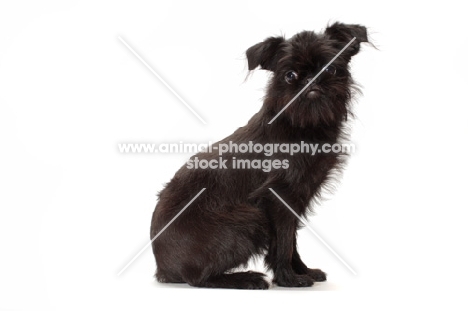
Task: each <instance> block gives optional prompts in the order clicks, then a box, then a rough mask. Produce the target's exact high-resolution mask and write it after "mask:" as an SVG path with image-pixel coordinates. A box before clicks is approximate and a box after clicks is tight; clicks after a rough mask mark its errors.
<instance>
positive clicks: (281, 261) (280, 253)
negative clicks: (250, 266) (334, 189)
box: [250, 178, 314, 287]
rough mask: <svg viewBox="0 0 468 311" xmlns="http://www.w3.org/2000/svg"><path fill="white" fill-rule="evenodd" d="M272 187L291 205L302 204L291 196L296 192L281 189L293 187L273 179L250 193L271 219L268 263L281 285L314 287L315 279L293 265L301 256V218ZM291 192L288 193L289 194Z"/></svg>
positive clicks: (276, 280) (252, 199)
mask: <svg viewBox="0 0 468 311" xmlns="http://www.w3.org/2000/svg"><path fill="white" fill-rule="evenodd" d="M270 187H271V188H272V189H277V191H278V194H279V195H280V196H281V197H282V198H283V199H284V200H286V201H287V202H289V203H290V204H291V206H294V207H296V208H297V206H298V204H300V203H299V202H298V201H297V200H292V199H291V198H293V197H294V195H293V194H292V193H291V192H290V191H281V189H291V188H290V187H288V186H286V185H284V184H282V183H281V182H279V181H278V180H274V179H273V178H272V179H270V180H268V181H267V182H266V183H265V184H264V185H263V186H262V187H261V188H259V189H257V190H256V191H254V192H253V193H252V194H251V195H250V200H251V202H252V203H254V202H255V203H254V204H256V205H257V206H258V207H259V208H261V209H263V210H264V211H265V213H266V215H267V216H268V219H269V224H270V245H269V247H268V252H267V255H266V256H265V263H266V264H267V266H268V267H269V268H270V269H271V270H272V271H273V273H274V279H273V281H274V282H276V283H277V284H278V285H279V286H285V287H306V286H312V285H313V284H314V279H313V278H312V277H311V276H309V275H308V274H307V273H299V272H298V271H295V269H294V268H293V263H294V259H295V258H296V257H295V254H296V255H297V250H296V230H297V225H298V219H297V218H296V216H295V215H294V214H293V213H292V212H291V211H290V210H289V209H288V208H287V207H286V206H284V204H283V203H282V202H281V201H279V200H278V198H276V196H274V195H273V193H272V192H271V191H270V190H269V188H270ZM287 192H289V195H288V196H286V193H287ZM294 207H293V208H294ZM296 212H298V211H296ZM299 260H300V258H299ZM304 266H305V265H304ZM305 268H307V267H305Z"/></svg>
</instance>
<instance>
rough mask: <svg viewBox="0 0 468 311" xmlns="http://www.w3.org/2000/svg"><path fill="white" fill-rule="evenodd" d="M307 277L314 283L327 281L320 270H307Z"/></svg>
mask: <svg viewBox="0 0 468 311" xmlns="http://www.w3.org/2000/svg"><path fill="white" fill-rule="evenodd" d="M307 275H308V276H310V277H311V278H312V279H313V280H314V281H315V282H324V281H326V280H327V274H326V273H325V272H323V271H322V270H320V269H307Z"/></svg>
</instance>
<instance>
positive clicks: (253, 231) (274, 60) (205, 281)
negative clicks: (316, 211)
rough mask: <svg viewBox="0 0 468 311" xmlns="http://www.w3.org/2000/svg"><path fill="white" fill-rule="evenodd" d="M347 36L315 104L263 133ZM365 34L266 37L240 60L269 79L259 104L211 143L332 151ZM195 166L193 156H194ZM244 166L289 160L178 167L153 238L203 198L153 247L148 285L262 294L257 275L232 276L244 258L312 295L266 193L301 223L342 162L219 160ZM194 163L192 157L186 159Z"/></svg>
mask: <svg viewBox="0 0 468 311" xmlns="http://www.w3.org/2000/svg"><path fill="white" fill-rule="evenodd" d="M353 37H356V40H355V41H354V43H353V44H352V45H351V46H350V47H349V48H348V49H347V50H346V51H345V52H344V53H343V54H342V55H341V56H340V57H338V59H336V61H335V62H334V63H333V66H334V67H335V68H336V73H334V74H333V73H327V72H324V73H323V74H322V75H320V77H319V78H318V79H317V80H316V82H315V83H314V84H312V85H311V86H310V88H311V90H312V89H313V90H316V92H318V94H319V95H316V96H312V98H311V97H308V96H307V93H308V92H309V90H307V91H306V92H304V93H303V94H302V95H301V96H300V97H299V98H298V99H297V100H296V101H295V102H294V103H293V104H292V105H291V106H290V107H288V109H286V110H285V111H284V112H283V113H282V114H281V115H280V116H279V117H278V118H277V119H276V120H275V121H274V122H273V123H272V124H271V125H268V122H269V121H270V120H271V119H272V118H273V117H274V116H275V115H276V114H277V113H278V112H279V111H280V110H281V109H282V108H283V107H284V106H285V105H286V104H287V103H288V102H289V101H290V100H291V98H293V97H294V96H295V95H296V94H297V93H298V92H299V91H300V90H301V89H302V88H303V87H304V86H305V85H306V84H307V83H306V82H307V79H309V78H311V77H313V76H315V75H316V74H317V73H318V72H319V71H320V70H321V69H322V67H323V66H324V65H325V64H326V63H328V61H330V60H331V59H332V58H333V57H334V56H335V55H336V54H337V53H338V52H339V51H340V50H341V49H342V48H343V47H344V46H345V45H346V44H347V43H348V42H349V41H350V40H351V39H352V38H353ZM361 42H367V33H366V28H365V27H363V26H360V25H346V24H341V23H335V24H333V25H331V26H329V27H327V28H326V30H325V31H324V32H323V33H320V34H316V33H314V32H311V31H304V32H301V33H298V34H297V35H295V36H294V37H292V38H291V39H289V40H286V39H284V38H282V37H277V38H268V39H266V40H265V41H263V42H261V43H258V44H256V45H254V46H252V47H251V48H249V49H248V50H247V52H246V54H247V60H248V66H249V70H253V69H255V68H257V67H259V66H260V68H261V69H266V70H270V71H272V73H273V76H272V78H271V80H270V82H269V85H268V89H267V94H266V97H265V100H264V104H263V106H262V108H261V109H260V111H259V112H258V113H256V114H255V115H254V116H253V117H252V118H251V120H250V121H249V122H248V124H247V125H246V126H244V127H241V128H239V129H238V130H237V131H235V132H234V133H233V134H232V135H230V136H229V137H226V138H225V139H223V140H222V141H220V142H218V143H216V144H214V146H217V145H218V144H219V143H228V142H229V141H232V142H235V143H237V144H240V143H248V142H249V141H252V142H254V143H261V144H266V143H298V142H301V141H304V142H308V143H330V144H333V143H336V142H338V141H339V140H340V138H341V137H342V135H343V131H344V130H343V129H344V125H345V121H346V120H347V117H348V115H349V114H350V107H349V105H350V100H351V97H352V94H353V90H354V88H353V82H352V79H351V75H350V73H349V70H348V63H349V61H350V59H351V57H352V56H354V55H355V54H356V53H358V51H359V48H360V43H361ZM290 70H294V71H296V72H297V73H298V77H299V78H298V79H297V80H296V81H294V82H293V83H291V84H289V83H287V82H286V81H285V74H286V73H287V72H288V71H290ZM196 156H197V157H198V158H199V159H217V158H218V155H217V153H216V152H213V153H199V154H197V155H196ZM194 157H195V156H194ZM233 157H239V158H242V159H250V160H253V159H261V160H263V159H266V158H269V159H280V160H288V161H289V168H288V169H273V170H272V171H270V172H264V171H262V170H261V169H250V170H241V169H216V170H213V169H212V170H210V169H205V170H202V169H188V168H187V167H185V166H184V167H182V168H181V169H180V170H179V171H178V172H177V173H176V174H175V176H174V177H173V179H172V180H171V181H170V182H169V183H168V184H167V185H166V187H165V188H164V189H163V190H162V191H161V192H160V194H159V202H158V204H157V207H156V209H155V211H154V214H153V219H152V223H151V238H153V237H154V236H155V235H156V234H157V233H158V232H159V231H160V230H161V229H162V228H163V227H164V226H165V225H166V224H167V223H168V222H169V221H171V219H173V218H174V216H175V215H176V214H177V213H178V212H179V211H180V210H181V209H182V208H183V207H184V206H185V205H186V204H187V203H188V202H189V201H190V200H191V199H192V198H193V197H194V196H195V195H196V194H197V193H198V192H199V191H200V190H201V189H202V188H206V191H205V192H204V193H202V195H201V196H200V197H198V198H197V199H196V200H195V201H194V202H193V203H192V204H191V205H190V206H189V207H188V208H187V209H186V210H185V211H184V212H183V213H182V214H181V215H180V217H178V218H177V219H176V220H175V221H174V222H173V223H172V224H171V225H170V226H169V227H168V228H167V229H166V230H165V231H164V232H163V233H162V234H161V235H160V236H159V237H158V238H157V239H156V240H155V241H154V242H153V245H152V246H153V252H154V255H155V258H156V262H157V272H156V277H157V279H158V280H159V281H160V282H176V283H188V284H190V285H192V286H198V287H222V288H244V289H266V288H268V287H269V284H268V282H267V281H266V280H265V279H264V278H263V277H264V275H263V274H261V273H257V272H232V270H233V269H234V268H236V267H239V266H242V265H246V264H247V261H248V260H249V258H251V257H252V256H256V255H262V254H266V255H265V263H266V265H267V267H268V268H269V269H271V270H272V271H273V273H274V280H273V281H274V282H276V283H277V284H278V285H279V286H288V287H293V286H311V285H312V284H313V283H314V282H315V281H325V280H326V275H325V273H324V272H322V271H321V270H318V269H309V268H308V267H307V266H306V265H305V264H304V263H303V262H302V260H301V258H300V256H299V254H298V252H297V247H296V231H297V229H298V225H299V224H298V220H297V218H296V217H295V216H294V215H293V214H292V213H291V211H289V210H288V209H287V208H286V207H285V206H284V205H283V203H281V202H280V201H279V200H278V199H277V198H276V197H275V196H274V195H273V194H272V193H271V191H269V188H272V189H273V190H274V191H275V192H277V193H278V194H279V195H280V196H281V197H282V198H283V199H284V200H285V201H286V202H287V203H288V204H289V205H290V206H291V207H292V208H293V209H294V210H295V211H296V213H298V214H299V215H305V214H306V213H307V210H308V206H309V205H310V204H309V203H310V202H311V200H313V199H315V198H317V197H318V195H319V192H320V189H321V188H322V186H323V185H324V183H325V182H326V181H327V180H328V179H329V178H330V174H331V172H332V171H333V170H335V169H337V168H339V167H340V165H341V164H342V163H343V155H339V154H316V155H315V156H311V155H310V154H295V155H293V156H290V155H287V154H274V155H272V156H271V157H267V156H266V155H264V154H235V153H229V154H224V155H223V159H227V160H228V163H231V160H232V158H233ZM192 158H193V157H192Z"/></svg>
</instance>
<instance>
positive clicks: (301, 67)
mask: <svg viewBox="0 0 468 311" xmlns="http://www.w3.org/2000/svg"><path fill="white" fill-rule="evenodd" d="M353 38H355V39H354V41H353V42H352V43H351V44H350V45H349V46H348V47H347V48H346V49H345V50H344V51H343V52H342V53H341V54H340V56H338V57H337V58H336V59H335V60H334V61H333V62H332V63H331V64H330V65H329V66H328V67H326V68H324V67H325V66H326V65H327V64H328V63H329V62H330V61H331V60H332V59H333V58H334V57H335V56H336V55H337V54H338V53H339V52H340V51H341V50H342V49H343V48H344V47H345V46H346V45H347V44H348V43H349V42H350V41H351V40H352V39H353ZM361 42H367V31H366V28H365V27H363V26H360V25H346V24H342V23H335V24H333V25H331V26H329V27H327V28H326V30H325V31H324V32H323V33H320V34H316V33H314V32H312V31H303V32H301V33H298V34H296V35H295V36H293V37H292V38H290V39H288V40H286V39H285V38H283V37H271V38H268V39H266V40H265V41H263V42H260V43H258V44H256V45H254V46H252V47H251V48H249V49H248V50H247V52H246V54H247V61H248V68H249V70H253V69H255V68H257V67H259V66H260V68H261V69H265V70H270V71H272V72H273V77H272V78H271V80H270V84H269V87H268V91H267V94H266V100H265V105H266V109H268V110H269V111H271V112H272V113H273V114H275V115H276V114H277V113H279V112H280V111H281V109H283V107H285V106H286V105H287V104H288V103H289V102H290V101H291V100H292V99H293V98H294V97H295V96H296V95H297V94H298V93H299V92H301V90H302V89H303V88H304V87H305V86H306V85H308V84H310V85H309V86H308V87H307V88H306V89H305V90H304V91H303V92H302V93H301V94H300V95H299V96H298V97H297V98H296V99H295V100H294V102H293V103H292V104H291V105H290V106H289V107H288V108H287V109H286V110H285V111H284V112H283V113H282V114H281V116H280V117H281V118H287V119H288V120H289V121H290V122H291V124H292V125H293V126H298V127H310V126H322V125H333V124H336V123H337V122H342V121H343V120H344V119H346V117H347V115H348V112H349V111H348V105H349V101H350V99H351V95H352V91H353V83H352V79H351V75H350V72H349V68H348V64H349V61H350V60H351V57H352V56H354V55H356V54H357V53H358V52H359V49H360V43H361ZM314 78H315V79H314ZM312 80H313V82H312ZM310 82H312V83H310Z"/></svg>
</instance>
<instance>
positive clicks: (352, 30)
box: [325, 23, 368, 57]
mask: <svg viewBox="0 0 468 311" xmlns="http://www.w3.org/2000/svg"><path fill="white" fill-rule="evenodd" d="M325 35H327V36H328V37H329V38H331V39H333V40H336V41H337V42H338V47H339V48H343V47H344V46H345V45H346V44H348V43H349V41H351V40H352V39H353V38H356V39H355V40H354V41H353V43H351V45H350V46H349V47H348V48H347V49H346V50H345V51H344V52H343V54H344V55H348V56H349V57H351V56H354V55H356V54H357V53H358V52H359V48H360V46H361V42H368V40H367V29H366V27H364V26H361V25H351V24H343V23H334V24H333V25H331V26H328V27H327V29H326V30H325Z"/></svg>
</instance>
